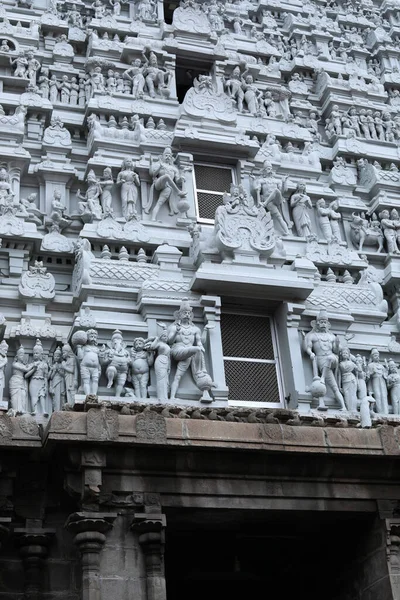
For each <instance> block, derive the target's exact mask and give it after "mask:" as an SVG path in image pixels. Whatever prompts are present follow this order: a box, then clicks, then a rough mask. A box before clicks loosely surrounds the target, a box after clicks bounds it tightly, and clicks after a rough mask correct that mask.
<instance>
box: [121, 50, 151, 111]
mask: <svg viewBox="0 0 400 600" xmlns="http://www.w3.org/2000/svg"><path fill="white" fill-rule="evenodd" d="M143 58H144V60H145V61H146V60H147V59H146V56H145V55H144V53H143ZM146 64H147V63H146V62H145V65H146ZM144 69H145V67H144V66H142V61H141V60H140V58H135V60H133V61H132V62H131V66H130V67H129V69H126V71H124V72H123V74H122V77H123V78H124V79H129V80H130V81H131V82H132V96H133V97H134V98H135V99H136V100H137V99H139V98H143V94H144V86H145V84H146V80H145V78H144V75H143V73H144Z"/></svg>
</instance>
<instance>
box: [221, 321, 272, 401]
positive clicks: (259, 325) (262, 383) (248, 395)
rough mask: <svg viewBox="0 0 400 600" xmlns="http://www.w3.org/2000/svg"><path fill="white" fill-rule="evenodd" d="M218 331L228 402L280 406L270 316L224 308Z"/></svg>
mask: <svg viewBox="0 0 400 600" xmlns="http://www.w3.org/2000/svg"><path fill="white" fill-rule="evenodd" d="M221 333H222V348H223V353H224V367H225V379H226V384H227V386H228V387H229V400H230V402H231V403H232V404H239V405H250V404H253V403H257V405H260V404H262V405H265V406H276V407H277V406H281V405H282V393H281V385H280V374H279V371H278V368H279V364H278V360H277V346H276V339H275V332H274V327H273V322H272V320H271V318H270V317H268V316H255V315H245V314H233V313H227V312H223V313H222V315H221Z"/></svg>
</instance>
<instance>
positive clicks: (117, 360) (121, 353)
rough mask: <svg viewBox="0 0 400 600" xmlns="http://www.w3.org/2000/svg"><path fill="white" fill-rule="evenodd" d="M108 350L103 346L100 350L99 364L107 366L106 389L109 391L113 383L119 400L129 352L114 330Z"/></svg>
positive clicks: (120, 334) (119, 333)
mask: <svg viewBox="0 0 400 600" xmlns="http://www.w3.org/2000/svg"><path fill="white" fill-rule="evenodd" d="M107 345H108V348H106V347H105V346H104V345H103V346H102V348H101V349H100V353H99V356H100V362H101V364H105V365H107V368H106V376H107V388H108V389H110V388H112V386H113V385H114V383H115V396H116V397H117V398H119V397H120V396H121V394H122V391H123V389H124V385H125V383H126V378H127V376H128V369H129V361H130V357H129V352H128V351H127V349H126V344H125V342H124V339H123V337H122V333H121V332H120V331H119V330H118V329H116V330H115V331H114V333H113V334H112V336H111V342H108V344H107Z"/></svg>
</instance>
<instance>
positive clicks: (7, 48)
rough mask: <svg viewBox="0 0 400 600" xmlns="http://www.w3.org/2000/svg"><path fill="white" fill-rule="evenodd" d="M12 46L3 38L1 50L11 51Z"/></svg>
mask: <svg viewBox="0 0 400 600" xmlns="http://www.w3.org/2000/svg"><path fill="white" fill-rule="evenodd" d="M10 50H11V48H10V46H9V45H8V41H7V40H1V46H0V52H10Z"/></svg>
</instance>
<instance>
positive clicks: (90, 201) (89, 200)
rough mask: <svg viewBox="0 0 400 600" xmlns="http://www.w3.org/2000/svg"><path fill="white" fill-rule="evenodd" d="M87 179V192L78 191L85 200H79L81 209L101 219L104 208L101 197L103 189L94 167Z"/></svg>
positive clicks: (79, 195) (83, 212) (79, 196)
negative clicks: (102, 207)
mask: <svg viewBox="0 0 400 600" xmlns="http://www.w3.org/2000/svg"><path fill="white" fill-rule="evenodd" d="M86 181H87V184H88V188H87V190H86V192H85V194H84V195H82V194H81V192H80V190H78V191H77V192H76V195H77V197H78V198H80V199H81V200H83V201H84V202H79V209H80V211H81V213H82V214H84V215H85V214H88V215H91V217H92V218H94V219H101V218H102V210H101V205H100V200H99V198H100V196H101V193H102V189H101V185H100V183H99V180H98V179H97V177H96V174H95V172H94V171H93V169H91V170H90V171H89V173H88V176H87V178H86Z"/></svg>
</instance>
